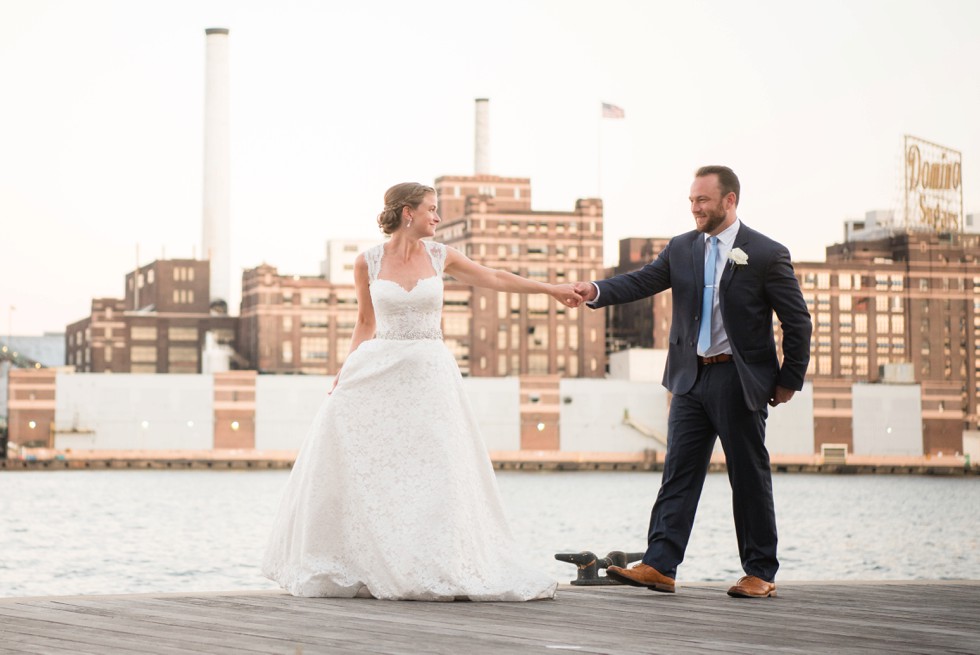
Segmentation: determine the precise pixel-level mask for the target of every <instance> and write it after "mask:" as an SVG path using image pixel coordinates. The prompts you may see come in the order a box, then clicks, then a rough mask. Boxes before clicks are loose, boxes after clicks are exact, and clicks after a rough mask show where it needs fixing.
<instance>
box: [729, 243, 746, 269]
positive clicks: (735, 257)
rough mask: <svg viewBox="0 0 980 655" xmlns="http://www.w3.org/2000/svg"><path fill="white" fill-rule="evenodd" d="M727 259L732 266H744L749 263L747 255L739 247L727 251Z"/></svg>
mask: <svg viewBox="0 0 980 655" xmlns="http://www.w3.org/2000/svg"><path fill="white" fill-rule="evenodd" d="M728 261H730V262H731V263H732V268H735V267H736V266H745V265H746V264H748V263H749V256H748V255H746V254H745V251H744V250H742V249H741V248H732V249H731V250H729V251H728Z"/></svg>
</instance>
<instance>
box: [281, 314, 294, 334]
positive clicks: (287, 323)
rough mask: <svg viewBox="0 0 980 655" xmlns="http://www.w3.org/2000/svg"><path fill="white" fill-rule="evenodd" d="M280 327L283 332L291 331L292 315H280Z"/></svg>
mask: <svg viewBox="0 0 980 655" xmlns="http://www.w3.org/2000/svg"><path fill="white" fill-rule="evenodd" d="M282 329H283V332H292V331H293V317H292V316H283V317H282Z"/></svg>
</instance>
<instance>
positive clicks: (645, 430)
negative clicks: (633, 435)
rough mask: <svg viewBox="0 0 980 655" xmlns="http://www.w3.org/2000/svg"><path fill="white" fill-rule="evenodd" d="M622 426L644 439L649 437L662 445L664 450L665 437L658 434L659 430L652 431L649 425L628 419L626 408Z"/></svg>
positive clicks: (665, 444) (660, 433) (665, 445)
mask: <svg viewBox="0 0 980 655" xmlns="http://www.w3.org/2000/svg"><path fill="white" fill-rule="evenodd" d="M623 425H627V426H629V427H631V428H633V429H634V430H636V431H637V432H639V433H640V434H642V435H643V436H644V437H649V438H651V439H653V440H654V441H656V442H657V443H659V444H660V445H662V446H663V447H664V448H666V447H667V436H666V435H665V434H663V433H662V432H660V431H659V430H654V429H653V428H651V427H650V426H649V425H646V424H644V423H640V422H639V421H637V420H636V419H635V418H632V417H630V410H629V409H628V408H624V409H623Z"/></svg>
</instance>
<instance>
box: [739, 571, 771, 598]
mask: <svg viewBox="0 0 980 655" xmlns="http://www.w3.org/2000/svg"><path fill="white" fill-rule="evenodd" d="M728 595H729V596H731V597H732V598H768V597H769V596H775V595H776V584H775V583H774V582H766V581H765V580H763V579H762V578H757V577H755V576H754V575H745V576H742V577H741V578H739V579H738V582H736V583H735V586H734V587H732V588H731V589H729V590H728Z"/></svg>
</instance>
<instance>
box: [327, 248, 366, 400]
mask: <svg viewBox="0 0 980 655" xmlns="http://www.w3.org/2000/svg"><path fill="white" fill-rule="evenodd" d="M368 287H369V282H368V268H367V261H365V259H364V255H363V253H362V254H360V255H358V256H357V259H356V260H355V261H354V291H355V292H356V294H357V322H356V323H354V333H353V334H352V335H351V339H350V352H354V351H355V350H357V347H358V346H359V345H361V343H362V342H364V341H367V340H368V339H373V338H374V328H375V322H374V304H373V303H372V302H371V291H370V290H369V288H368ZM347 356H348V357H350V353H348V354H347ZM341 368H343V367H341ZM339 380H340V371H337V375H336V377H334V379H333V386H331V387H330V391H328V392H327V393H333V390H334V389H336V388H337V382H338V381H339Z"/></svg>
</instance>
